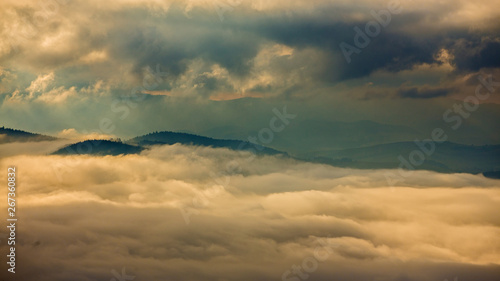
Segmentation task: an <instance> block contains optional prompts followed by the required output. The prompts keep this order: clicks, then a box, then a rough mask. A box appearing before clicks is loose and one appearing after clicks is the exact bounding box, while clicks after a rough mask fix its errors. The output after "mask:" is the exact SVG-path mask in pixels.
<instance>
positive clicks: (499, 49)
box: [451, 37, 500, 71]
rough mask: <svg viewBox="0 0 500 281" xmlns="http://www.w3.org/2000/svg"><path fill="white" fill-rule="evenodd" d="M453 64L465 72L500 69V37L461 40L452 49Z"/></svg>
mask: <svg viewBox="0 0 500 281" xmlns="http://www.w3.org/2000/svg"><path fill="white" fill-rule="evenodd" d="M451 54H452V55H453V56H454V60H453V62H454V63H455V65H456V67H457V68H458V69H460V70H463V71H477V70H480V69H481V68H485V67H491V68H498V67H500V37H480V38H461V39H459V40H457V41H456V42H455V43H454V44H453V46H452V47H451Z"/></svg>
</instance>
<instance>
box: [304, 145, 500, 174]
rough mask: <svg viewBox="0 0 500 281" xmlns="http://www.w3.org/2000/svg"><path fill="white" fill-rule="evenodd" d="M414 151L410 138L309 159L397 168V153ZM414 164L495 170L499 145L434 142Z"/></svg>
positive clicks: (436, 168) (452, 169) (458, 169)
mask: <svg viewBox="0 0 500 281" xmlns="http://www.w3.org/2000/svg"><path fill="white" fill-rule="evenodd" d="M426 145H427V147H428V148H429V147H430V146H431V144H430V143H428V144H426ZM413 151H420V152H421V150H420V148H419V147H418V146H417V145H416V144H415V143H413V142H398V143H389V144H382V145H375V146H369V147H362V148H353V149H344V150H333V151H329V152H319V153H318V155H316V157H314V158H313V159H312V161H315V162H321V163H326V164H331V165H335V166H342V167H353V168H373V169H378V168H397V167H398V166H399V165H400V163H401V162H400V160H398V157H399V156H400V155H401V156H403V158H404V159H406V160H407V161H408V160H409V155H410V153H412V152H413ZM422 153H423V152H422ZM414 154H415V153H414ZM424 155H425V154H424ZM416 160H417V161H418V157H417V158H416ZM413 166H415V169H426V170H433V171H438V172H467V173H474V174H476V173H483V172H489V171H496V170H500V145H485V146H474V145H463V144H457V143H452V142H444V143H440V144H438V143H435V149H434V151H433V152H432V153H429V155H425V161H424V163H423V164H421V165H413Z"/></svg>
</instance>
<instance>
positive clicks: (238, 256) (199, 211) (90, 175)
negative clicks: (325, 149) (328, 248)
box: [0, 145, 500, 281]
mask: <svg viewBox="0 0 500 281" xmlns="http://www.w3.org/2000/svg"><path fill="white" fill-rule="evenodd" d="M249 156H250V155H249V154H247V153H246V152H245V153H238V152H234V151H230V150H226V149H212V148H201V147H198V148H194V147H185V146H180V145H174V146H160V147H155V148H153V149H151V150H148V151H145V152H143V153H142V154H141V155H129V156H118V157H90V156H75V157H74V156H70V157H61V156H12V157H7V158H2V159H1V160H0V166H1V167H2V169H6V167H7V166H8V165H12V164H15V165H16V167H17V170H18V181H19V182H20V183H22V195H21V193H19V195H20V198H19V200H20V202H22V206H21V205H20V206H21V208H22V209H21V210H22V212H19V220H20V221H22V222H23V224H22V226H23V227H21V228H20V229H19V230H18V231H19V232H18V235H21V234H22V237H23V239H22V240H19V241H18V245H17V249H18V256H19V263H22V264H24V265H25V266H24V267H23V269H19V271H18V272H17V273H16V274H17V275H18V276H20V278H23V280H31V279H33V278H37V279H39V280H68V279H72V280H108V279H111V278H113V277H114V276H113V274H112V273H111V271H112V270H116V271H117V272H121V271H122V268H125V269H126V273H127V274H128V275H132V276H136V277H137V279H139V278H140V279H144V280H171V279H175V280H255V279H259V280H280V279H281V278H282V274H283V273H284V272H285V271H286V270H290V269H291V268H292V266H293V265H302V262H303V260H304V259H306V258H307V257H312V256H314V251H315V249H316V248H318V247H321V245H322V244H321V243H327V244H329V245H332V252H331V254H330V255H329V257H328V258H327V259H326V260H325V261H323V262H319V263H318V268H317V270H315V271H312V272H309V273H307V274H309V275H310V277H309V278H310V279H311V280H332V278H333V280H336V279H335V278H338V279H339V280H346V279H349V280H369V279H377V278H378V279H382V280H424V281H427V280H429V281H431V280H444V279H445V278H448V279H451V278H453V277H454V276H459V280H473V279H474V278H478V276H479V277H480V278H481V280H496V279H495V278H496V276H498V273H499V272H500V265H499V264H498V260H499V259H500V256H499V253H500V249H499V246H498V245H500V241H499V236H498V232H499V230H500V220H499V219H498V216H497V209H498V204H499V203H500V202H499V201H500V193H499V191H498V181H496V180H492V179H487V178H484V177H482V176H478V175H469V174H455V175H453V174H439V173H434V172H426V171H416V172H415V173H413V175H411V176H410V177H408V178H407V179H406V181H405V182H404V184H403V185H402V186H398V187H395V188H394V189H391V188H389V187H387V183H386V181H385V178H384V176H383V171H382V172H381V171H370V170H350V169H340V168H334V167H330V166H325V165H317V164H310V163H303V162H297V161H293V160H289V159H281V158H275V157H258V158H256V159H255V160H253V161H249V160H248V159H249ZM229 163H232V164H231V165H228V164H229ZM235 163H238V164H239V165H237V167H238V168H237V169H233V168H230V167H234V165H235ZM1 177H5V175H2V176H1ZM5 196H6V195H5V194H2V195H0V199H1V200H4V199H5ZM181 208H182V209H183V210H184V212H195V213H192V215H190V216H189V218H190V223H189V225H186V223H185V221H184V219H183V215H182V213H181ZM28 230H29V231H28ZM318 239H319V240H318ZM320 241H323V242H320ZM0 247H1V249H2V251H3V250H6V246H5V245H4V244H3V243H2V246H0ZM42 254H43V256H44V259H42V260H40V259H35V257H37V256H40V255H42ZM56 267H57V268H58V269H59V270H55V268H56Z"/></svg>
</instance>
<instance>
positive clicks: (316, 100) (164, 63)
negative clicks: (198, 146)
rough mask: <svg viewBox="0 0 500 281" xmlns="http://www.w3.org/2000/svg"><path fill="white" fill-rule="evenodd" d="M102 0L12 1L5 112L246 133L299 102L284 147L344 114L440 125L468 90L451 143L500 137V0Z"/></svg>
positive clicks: (325, 135) (0, 65)
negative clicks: (467, 114) (468, 110)
mask: <svg viewBox="0 0 500 281" xmlns="http://www.w3.org/2000/svg"><path fill="white" fill-rule="evenodd" d="M102 2H103V1H93V0H92V1H69V0H68V1H63V0H60V1H55V0H53V1H47V2H46V4H43V3H45V2H40V3H38V2H35V1H25V0H20V1H17V0H16V1H10V0H4V1H2V2H1V4H0V8H1V9H0V15H1V18H2V21H1V25H0V36H2V38H4V40H2V42H1V43H0V85H1V86H0V120H1V123H2V125H4V126H7V127H14V128H18V129H24V130H28V131H35V132H38V133H45V134H50V135H55V136H57V135H60V136H68V133H69V132H70V133H71V134H70V135H73V136H74V137H76V136H78V135H83V136H87V135H91V134H93V135H107V136H115V137H121V138H125V139H127V138H132V137H134V136H137V135H141V134H145V133H149V132H151V131H161V130H171V131H186V132H192V133H197V134H202V135H209V136H212V137H226V138H237V139H242V138H246V137H247V136H248V135H249V134H250V133H254V132H258V131H259V130H260V129H261V128H263V127H264V126H266V125H267V123H268V122H269V119H270V118H271V117H272V109H273V108H280V109H281V108H283V107H284V106H287V108H288V111H289V112H292V113H295V114H298V116H299V118H297V119H296V122H295V124H296V125H295V126H294V127H290V128H291V129H289V130H288V131H287V134H288V135H286V136H285V134H283V135H281V136H276V142H275V147H276V148H286V149H288V150H295V151H301V150H304V148H305V147H307V146H310V144H309V143H297V144H294V145H289V144H287V142H286V139H291V138H298V137H300V136H302V135H304V134H308V135H311V136H316V137H317V138H322V139H328V141H329V142H333V141H332V140H333V139H334V137H335V135H339V133H338V132H328V130H327V132H325V130H324V129H323V127H324V126H333V125H335V124H339V123H353V122H354V123H355V122H362V121H366V120H368V121H371V122H376V123H380V124H383V125H394V126H405V127H407V128H405V130H406V131H411V130H413V131H415V132H417V133H416V134H418V135H426V134H427V133H428V132H429V131H431V130H432V129H433V128H435V127H436V126H441V125H442V124H443V123H444V121H443V114H444V113H445V112H446V111H447V110H449V109H452V110H454V107H453V106H454V105H455V104H457V105H459V106H463V103H464V100H466V102H468V103H478V104H480V106H478V108H475V109H474V111H473V118H470V119H469V120H468V122H464V123H466V124H465V125H464V126H463V127H462V128H461V130H460V132H457V133H456V134H455V135H454V136H453V137H452V141H454V142H458V143H464V144H476V145H483V144H496V143H498V142H499V141H500V135H499V133H498V130H496V128H498V120H499V118H500V117H499V112H500V111H499V110H498V109H499V103H500V99H499V97H498V90H496V91H495V88H497V87H499V85H498V83H499V82H495V81H498V80H500V79H499V78H498V77H499V75H500V72H499V66H500V52H499V49H500V48H499V47H500V36H499V34H500V33H499V30H500V25H499V23H500V12H499V11H498V9H495V8H493V7H494V6H495V5H496V4H498V3H497V2H496V1H486V0H481V1H474V2H471V1H399V2H398V1H396V2H394V1H393V2H391V1H237V0H236V1H228V2H224V1H201V0H200V1H197V0H196V1H195V0H193V1H157V0H141V1H106V3H102ZM479 78H480V79H482V81H483V82H481V81H480V80H479ZM480 85H483V86H480ZM485 85H486V86H485ZM477 87H482V88H481V89H480V91H479V93H480V95H481V99H479V98H476V97H475V93H476V90H477ZM469 96H473V97H472V98H469V99H467V98H468V97H469ZM458 114H459V113H458V112H453V113H452V114H451V115H450V116H449V118H452V117H453V116H456V115H458ZM450 122H453V121H450ZM332 124H333V125H332ZM400 129H401V128H400ZM399 131H400V132H401V130H399ZM341 134H347V132H344V131H343V132H341ZM400 134H401V133H400ZM413 136H414V135H411V134H410V135H408V134H406V135H402V136H394V137H392V138H388V139H383V140H380V141H379V142H390V141H400V140H405V139H408V138H411V137H413ZM367 137H368V138H374V136H373V135H369V136H367ZM362 145H366V144H365V143H363V144H362ZM343 147H345V145H344V146H342V148H343Z"/></svg>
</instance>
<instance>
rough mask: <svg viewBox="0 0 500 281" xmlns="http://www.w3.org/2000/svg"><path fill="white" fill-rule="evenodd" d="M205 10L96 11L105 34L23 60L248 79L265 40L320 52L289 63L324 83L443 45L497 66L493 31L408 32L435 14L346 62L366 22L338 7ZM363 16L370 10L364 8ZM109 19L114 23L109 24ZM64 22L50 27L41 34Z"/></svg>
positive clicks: (474, 65)
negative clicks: (105, 58)
mask: <svg viewBox="0 0 500 281" xmlns="http://www.w3.org/2000/svg"><path fill="white" fill-rule="evenodd" d="M346 12H352V10H350V11H346ZM211 13H213V11H206V10H202V11H198V10H195V11H194V12H193V15H196V16H197V17H194V16H193V17H192V18H186V17H185V16H184V15H183V13H182V12H181V11H180V10H178V9H171V10H170V11H169V12H167V13H166V14H165V15H164V16H162V17H158V16H151V15H149V12H148V11H147V10H141V9H138V10H125V11H116V12H106V13H99V12H94V13H93V14H92V16H93V19H94V21H95V22H102V25H103V28H104V29H105V32H95V31H93V30H92V29H91V28H89V27H85V26H80V27H78V31H77V32H76V34H75V38H74V39H75V42H74V43H73V44H72V46H73V47H72V51H71V52H66V53H62V54H61V53H57V54H47V53H45V54H43V55H42V54H38V55H37V54H35V55H34V56H33V55H31V56H29V57H28V58H23V60H25V61H26V62H27V63H28V64H31V65H33V66H35V67H42V66H43V68H48V67H53V68H56V69H60V70H59V72H60V73H59V72H58V74H60V75H63V76H64V75H65V73H64V72H65V71H66V70H64V69H65V68H68V67H69V70H71V71H74V72H75V73H74V74H75V75H76V74H77V73H78V74H79V75H89V79H92V76H93V75H92V74H90V73H88V72H89V71H91V72H94V76H95V73H100V74H101V75H104V76H111V75H113V73H112V72H116V69H117V67H114V68H115V70H113V67H112V66H113V65H115V66H117V65H116V63H132V64H133V68H132V72H133V73H135V74H136V75H137V76H140V73H141V71H142V69H143V68H144V67H148V66H149V67H153V68H154V66H155V65H156V64H160V65H161V66H162V68H163V71H165V72H166V73H168V75H169V76H170V77H171V78H172V79H174V80H175V78H176V77H178V76H179V75H181V74H183V73H185V72H186V71H187V64H188V63H189V62H190V61H192V60H194V59H201V60H203V61H205V62H207V63H216V64H219V65H221V66H222V67H224V68H226V69H227V70H228V71H229V72H230V73H231V74H233V75H237V76H241V77H246V76H248V75H249V73H250V72H251V70H252V69H253V61H252V60H253V59H254V58H255V56H256V55H257V53H258V51H259V50H260V49H261V48H262V46H263V44H266V43H271V42H275V43H281V44H285V45H287V46H290V47H294V48H297V49H299V50H300V49H307V48H312V49H314V50H316V51H317V52H319V53H318V54H317V56H319V57H318V58H312V60H311V61H310V62H307V61H306V62H304V61H303V60H300V59H298V58H297V57H292V58H291V60H292V62H291V64H290V63H288V65H287V67H292V68H300V67H305V69H306V73H307V76H308V77H311V78H313V79H315V80H316V81H319V82H327V83H331V82H338V81H343V80H349V79H354V78H360V77H365V76H367V75H369V74H371V73H373V72H374V71H376V70H388V71H392V72H398V71H401V70H406V69H411V68H412V67H413V66H415V65H418V64H422V63H438V62H437V61H436V59H435V57H436V55H437V54H438V53H439V51H440V50H441V49H442V48H448V49H449V50H450V53H451V54H452V55H453V56H454V58H453V60H452V64H453V65H455V66H456V68H457V70H458V71H460V72H467V71H477V70H479V69H481V68H484V67H490V68H495V67H499V66H500V53H499V52H500V51H499V48H498V47H499V44H500V43H499V40H500V39H499V37H498V33H497V32H496V31H497V30H491V31H474V32H473V31H467V30H465V29H460V28H457V27H450V28H447V29H446V28H438V29H436V30H433V31H432V32H426V31H425V30H417V31H408V28H409V27H412V26H422V27H423V28H425V25H424V24H425V22H426V21H428V20H429V19H431V20H437V19H439V18H438V17H437V15H429V14H424V13H411V12H408V13H405V12H403V13H402V14H400V15H392V21H391V22H390V24H389V25H388V26H387V27H386V28H382V31H381V33H380V34H379V35H378V36H376V37H374V38H371V42H370V43H369V45H368V46H367V47H366V48H362V51H361V53H360V54H353V55H352V56H351V57H352V62H351V63H347V62H346V61H345V58H344V55H343V54H342V52H341V49H340V47H339V44H340V43H342V42H346V43H348V44H351V45H353V46H355V44H354V42H353V39H354V36H355V34H356V33H355V31H354V27H360V28H361V29H362V30H364V27H365V25H366V22H367V21H352V20H351V21H342V20H339V19H338V18H341V17H340V16H339V15H341V11H340V12H339V11H338V9H336V7H330V6H328V7H321V9H318V10H315V11H314V13H313V14H314V16H310V15H309V16H308V15H304V14H301V13H300V12H297V11H296V12H294V13H292V14H291V15H287V16H284V15H282V14H280V13H279V12H275V13H271V12H268V13H255V12H245V10H243V9H242V10H235V11H234V13H235V15H234V16H233V17H232V18H231V21H230V22H228V23H221V22H219V21H217V20H215V21H214V20H213V18H212V17H210V16H209V15H211ZM366 13H367V15H369V11H366ZM212 16H213V15H212ZM335 17H338V18H335ZM145 18H146V20H141V19H145ZM332 18H333V19H332ZM369 19H371V18H369ZM115 21H117V22H119V24H112V23H113V22H115ZM63 27H64V26H62V25H57V24H56V25H54V26H53V27H52V29H49V30H47V32H48V33H50V32H55V31H57V30H60V29H62V28H63ZM102 49H104V50H107V51H109V54H110V55H111V56H112V61H111V64H106V65H94V66H91V67H90V68H89V67H88V66H83V67H77V68H74V67H71V66H70V65H71V63H72V62H75V59H77V58H78V56H81V55H84V54H86V53H90V52H91V51H93V50H102ZM29 52H30V50H28V49H24V50H22V52H20V53H19V54H14V55H13V56H11V55H10V54H8V55H6V56H4V57H3V58H2V59H1V60H0V61H3V62H5V63H8V62H12V61H13V60H15V59H21V57H22V56H23V55H24V54H27V53H29ZM75 52H76V53H75ZM308 63H309V64H308ZM110 72H111V73H110ZM67 78H68V79H71V77H67ZM97 78H98V76H95V77H94V79H97ZM80 82H81V81H80ZM223 82H224V81H217V82H214V81H212V86H210V88H209V89H208V90H209V91H215V90H217V89H218V87H217V85H214V84H218V83H223ZM297 82H298V83H300V81H297ZM162 87H167V86H166V85H163V86H162Z"/></svg>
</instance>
